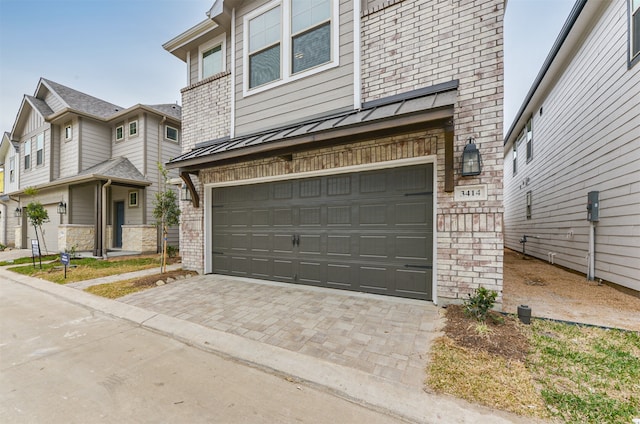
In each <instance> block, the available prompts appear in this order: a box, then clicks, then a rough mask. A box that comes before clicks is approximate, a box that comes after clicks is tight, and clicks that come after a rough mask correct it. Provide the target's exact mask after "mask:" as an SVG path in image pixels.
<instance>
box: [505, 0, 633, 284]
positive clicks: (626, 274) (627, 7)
mask: <svg viewBox="0 0 640 424" xmlns="http://www.w3.org/2000/svg"><path fill="white" fill-rule="evenodd" d="M638 62H640V2H638V1H632V0H629V1H627V0H623V1H606V2H605V1H595V0H578V1H577V2H576V4H575V6H574V9H573V11H572V13H571V15H570V17H569V19H568V21H567V23H566V25H565V26H564V28H563V31H562V33H561V34H560V35H559V37H558V40H557V41H556V43H555V46H554V47H553V49H552V51H551V52H550V54H549V56H548V58H547V61H546V62H545V64H544V66H543V68H542V70H541V71H540V73H539V75H538V78H537V79H536V81H535V83H534V85H533V87H532V88H531V90H530V91H529V94H528V96H527V98H526V99H525V102H524V103H523V105H522V107H521V108H520V111H519V113H518V115H517V117H516V119H515V121H514V122H513V124H512V126H511V128H510V130H509V132H508V133H507V136H506V138H505V141H504V145H505V149H504V158H505V160H504V164H505V173H504V179H505V199H504V201H505V244H506V246H507V247H509V248H511V249H514V250H521V249H523V248H524V249H525V251H526V253H527V254H530V255H533V256H536V257H538V258H540V259H544V260H549V261H552V262H554V263H556V264H559V265H561V266H565V267H567V268H570V269H573V270H576V271H579V272H583V273H585V275H586V276H587V277H588V278H590V279H602V280H606V281H609V282H613V283H616V284H619V285H621V286H625V287H628V288H631V289H634V290H640V165H639V164H640V63H638ZM590 192H592V193H594V194H592V196H597V198H596V197H594V198H593V201H591V202H589V193H590ZM589 204H592V205H593V207H594V208H596V207H597V210H593V209H592V210H591V211H588V210H587V206H588V205H589ZM588 212H591V215H588ZM596 212H597V214H596ZM589 217H591V220H589ZM525 236H526V243H525V244H524V246H523V243H522V242H521V241H524V239H525Z"/></svg>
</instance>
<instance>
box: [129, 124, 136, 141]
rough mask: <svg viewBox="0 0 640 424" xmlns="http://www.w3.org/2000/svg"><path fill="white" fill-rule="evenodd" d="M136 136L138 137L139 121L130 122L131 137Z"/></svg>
mask: <svg viewBox="0 0 640 424" xmlns="http://www.w3.org/2000/svg"><path fill="white" fill-rule="evenodd" d="M134 135H138V121H137V120H136V121H131V122H129V137H133V136H134Z"/></svg>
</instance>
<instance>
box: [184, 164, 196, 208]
mask: <svg viewBox="0 0 640 424" xmlns="http://www.w3.org/2000/svg"><path fill="white" fill-rule="evenodd" d="M180 178H181V179H182V181H184V183H185V184H186V185H187V189H188V190H189V193H191V204H192V205H193V207H194V208H199V207H200V196H199V195H198V191H197V190H196V186H194V185H193V181H191V176H189V172H186V171H182V172H180Z"/></svg>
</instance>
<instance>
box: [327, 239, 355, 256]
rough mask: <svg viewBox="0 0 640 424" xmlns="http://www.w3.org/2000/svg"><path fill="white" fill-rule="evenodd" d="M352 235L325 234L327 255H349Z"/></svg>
mask: <svg viewBox="0 0 640 424" xmlns="http://www.w3.org/2000/svg"><path fill="white" fill-rule="evenodd" d="M351 240H352V236H350V235H344V236H342V235H333V234H329V235H327V255H330V256H331V255H340V256H349V255H351V253H352V246H351Z"/></svg>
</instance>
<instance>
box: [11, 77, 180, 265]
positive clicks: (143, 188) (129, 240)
mask: <svg viewBox="0 0 640 424" xmlns="http://www.w3.org/2000/svg"><path fill="white" fill-rule="evenodd" d="M180 114H181V108H180V106H178V105H173V104H168V105H167V104H163V105H141V104H138V105H135V106H132V107H130V108H123V107H120V106H117V105H114V104H111V103H109V102H106V101H104V100H100V99H97V98H95V97H92V96H89V95H87V94H84V93H81V92H79V91H76V90H73V89H71V88H69V87H65V86H63V85H61V84H58V83H55V82H53V81H49V80H46V79H44V78H42V79H40V81H39V82H38V86H37V88H36V91H35V94H34V95H33V96H25V97H24V99H23V101H22V104H21V105H20V109H19V111H18V114H17V117H16V121H15V124H14V126H13V129H12V131H11V133H8V134H5V136H4V137H3V141H2V147H1V148H0V163H4V164H5V165H4V167H5V169H6V172H7V174H8V178H7V181H6V184H5V190H4V191H5V192H4V194H3V195H2V197H1V198H0V201H2V203H3V204H4V205H5V210H6V213H4V212H3V214H2V217H1V219H2V220H3V225H4V226H5V227H4V228H6V229H7V234H8V235H11V233H13V237H8V241H9V243H10V244H11V243H13V244H15V246H16V247H21V248H27V247H30V240H32V239H35V233H34V229H33V227H32V226H31V225H29V223H28V222H27V217H26V213H22V211H23V210H24V207H25V206H26V205H27V204H28V203H29V202H31V201H32V200H37V201H39V202H40V203H42V204H43V205H44V207H45V209H46V210H47V212H48V214H49V222H47V223H45V224H44V226H43V233H44V240H41V242H40V246H41V248H44V247H45V246H46V250H48V251H50V252H58V251H64V250H71V249H76V250H78V251H91V252H93V254H94V255H97V256H103V255H106V252H107V250H108V249H122V250H126V251H136V252H156V251H157V249H158V246H159V243H158V242H159V237H160V236H159V232H158V229H157V228H156V227H155V226H154V225H153V223H154V222H155V219H154V218H153V214H152V212H153V204H152V202H153V200H154V198H155V193H156V192H157V191H158V187H160V186H161V184H163V181H162V176H161V174H160V173H159V171H158V163H164V162H166V161H168V160H169V159H171V158H172V157H175V156H177V155H178V154H179V153H180V136H181V126H180ZM27 187H35V188H36V189H37V190H38V194H37V196H36V198H35V199H32V197H31V196H27V195H26V194H25V193H24V191H25V189H26V188H27ZM11 238H13V239H12V240H11ZM169 242H170V244H173V245H174V246H177V244H178V235H177V228H176V229H174V231H173V233H172V236H171V238H170V240H169Z"/></svg>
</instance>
